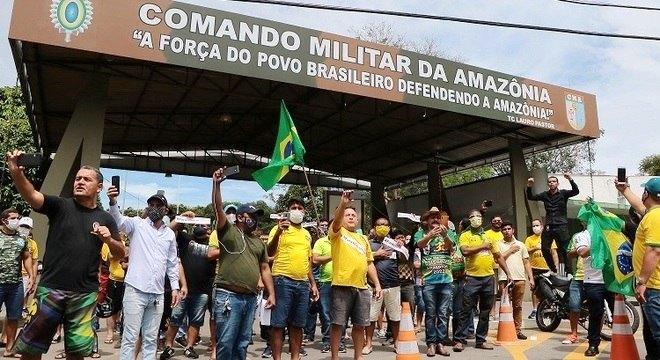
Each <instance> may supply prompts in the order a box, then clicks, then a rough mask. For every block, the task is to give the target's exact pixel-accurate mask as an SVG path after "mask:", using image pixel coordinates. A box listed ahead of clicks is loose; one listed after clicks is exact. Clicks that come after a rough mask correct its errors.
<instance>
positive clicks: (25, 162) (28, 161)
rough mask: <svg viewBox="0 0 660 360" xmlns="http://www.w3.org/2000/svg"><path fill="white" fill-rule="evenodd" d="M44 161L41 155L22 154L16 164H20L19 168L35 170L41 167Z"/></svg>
mask: <svg viewBox="0 0 660 360" xmlns="http://www.w3.org/2000/svg"><path fill="white" fill-rule="evenodd" d="M43 160H44V156H43V155H41V154H39V153H34V154H21V155H19V156H18V159H17V160H16V164H18V166H22V167H25V168H34V167H39V166H41V163H42V162H43Z"/></svg>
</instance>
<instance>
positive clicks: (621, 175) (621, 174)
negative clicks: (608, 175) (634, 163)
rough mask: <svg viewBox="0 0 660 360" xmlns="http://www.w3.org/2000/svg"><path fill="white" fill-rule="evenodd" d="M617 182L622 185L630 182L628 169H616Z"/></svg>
mask: <svg viewBox="0 0 660 360" xmlns="http://www.w3.org/2000/svg"><path fill="white" fill-rule="evenodd" d="M616 181H617V182H619V183H622V184H625V183H626V182H627V181H628V180H627V179H626V168H623V167H620V168H618V169H616Z"/></svg>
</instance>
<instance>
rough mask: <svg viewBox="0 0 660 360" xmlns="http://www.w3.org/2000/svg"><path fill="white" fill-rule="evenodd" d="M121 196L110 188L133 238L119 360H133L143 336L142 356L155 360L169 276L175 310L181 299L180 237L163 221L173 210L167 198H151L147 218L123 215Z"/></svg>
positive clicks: (120, 220)
mask: <svg viewBox="0 0 660 360" xmlns="http://www.w3.org/2000/svg"><path fill="white" fill-rule="evenodd" d="M118 195H119V191H117V189H116V188H115V187H114V186H111V187H110V188H109V189H108V199H109V200H110V214H111V215H112V217H113V218H114V219H115V221H116V222H117V225H118V226H119V229H120V230H121V231H123V232H124V233H126V235H128V237H129V238H130V239H131V246H130V250H129V251H130V253H129V258H130V266H129V267H128V271H127V272H126V277H125V279H124V283H125V290H124V302H123V308H124V333H123V334H124V335H123V337H122V341H121V355H120V357H119V358H120V359H122V360H129V359H131V360H132V359H133V356H134V352H135V345H136V343H137V340H138V336H139V335H140V334H141V335H142V349H141V351H142V356H143V357H144V358H145V359H146V358H149V359H153V358H154V357H155V356H156V348H157V346H156V345H157V344H156V341H157V337H158V329H159V326H158V324H159V323H160V319H161V317H162V315H163V309H164V293H165V275H167V276H168V277H169V280H170V285H171V289H172V308H175V307H176V306H177V305H178V303H179V300H180V298H179V258H178V257H177V243H176V236H175V234H174V231H172V229H170V228H169V226H167V225H166V224H165V222H164V221H163V217H165V215H166V214H167V213H168V211H169V208H168V206H167V199H166V198H165V196H164V195H162V194H155V195H152V196H151V197H149V199H147V208H146V209H145V214H146V218H144V219H143V218H141V217H138V216H133V217H128V216H124V215H122V214H121V213H120V212H119V207H118V206H117V196H118Z"/></svg>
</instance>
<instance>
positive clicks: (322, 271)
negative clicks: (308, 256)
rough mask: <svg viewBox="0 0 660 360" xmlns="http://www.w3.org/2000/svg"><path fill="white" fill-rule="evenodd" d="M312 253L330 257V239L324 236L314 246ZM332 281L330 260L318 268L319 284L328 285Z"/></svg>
mask: <svg viewBox="0 0 660 360" xmlns="http://www.w3.org/2000/svg"><path fill="white" fill-rule="evenodd" d="M312 253H314V254H316V255H319V256H331V249H330V239H328V237H327V236H324V237H322V238H320V239H318V240H316V243H315V244H314V250H312ZM331 281H332V260H330V261H328V262H327V263H325V264H323V265H320V266H319V282H322V283H329V282H331Z"/></svg>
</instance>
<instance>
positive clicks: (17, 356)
mask: <svg viewBox="0 0 660 360" xmlns="http://www.w3.org/2000/svg"><path fill="white" fill-rule="evenodd" d="M2 357H5V358H14V359H16V358H18V359H20V358H21V355H20V354H17V353H4V354H2Z"/></svg>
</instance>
